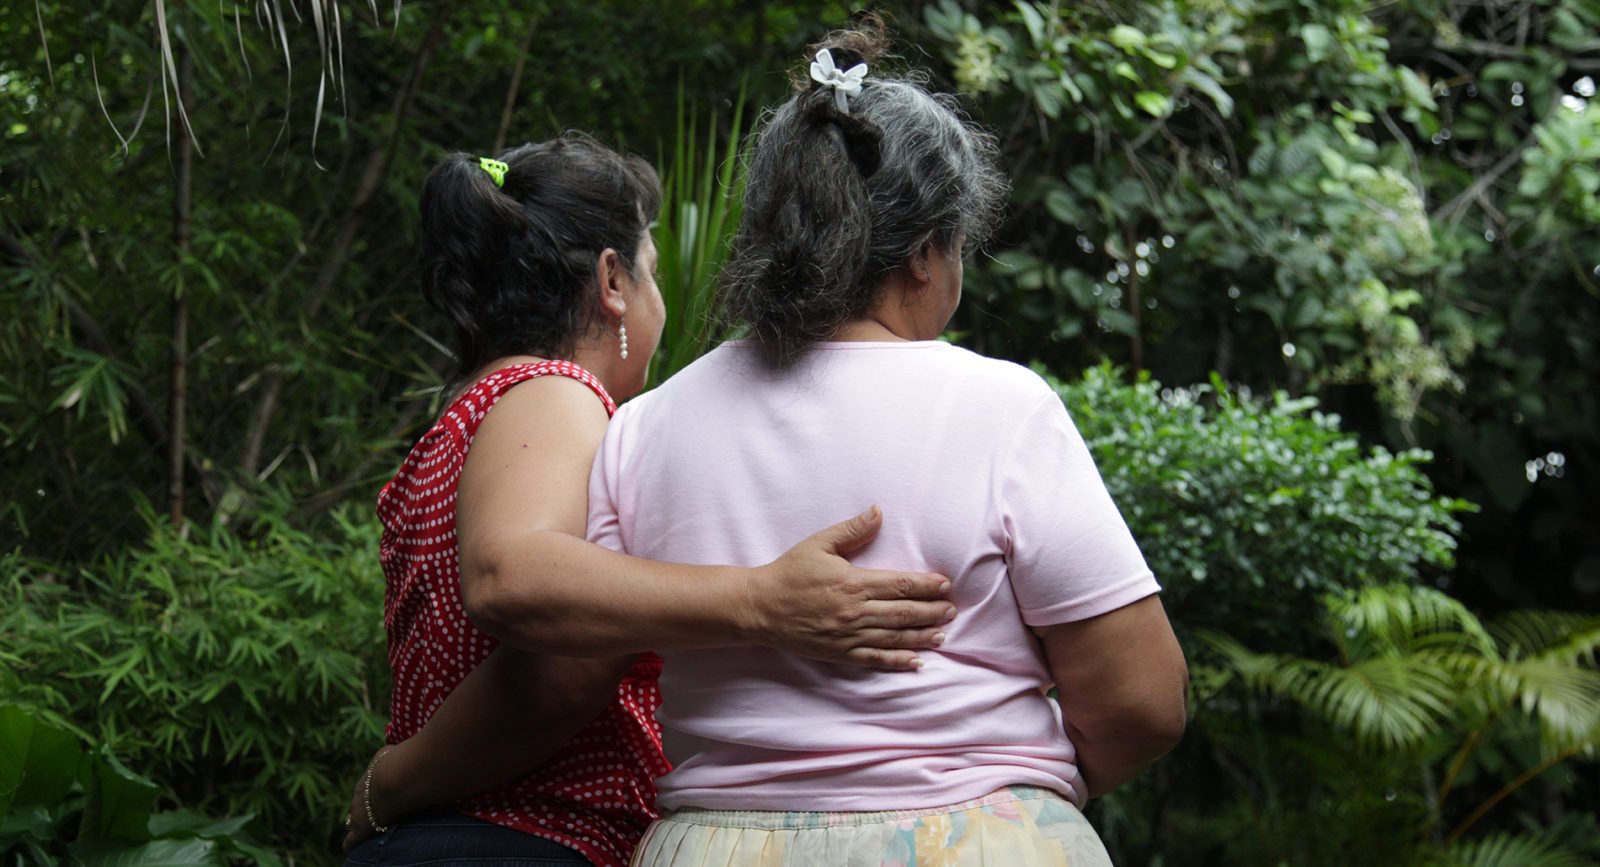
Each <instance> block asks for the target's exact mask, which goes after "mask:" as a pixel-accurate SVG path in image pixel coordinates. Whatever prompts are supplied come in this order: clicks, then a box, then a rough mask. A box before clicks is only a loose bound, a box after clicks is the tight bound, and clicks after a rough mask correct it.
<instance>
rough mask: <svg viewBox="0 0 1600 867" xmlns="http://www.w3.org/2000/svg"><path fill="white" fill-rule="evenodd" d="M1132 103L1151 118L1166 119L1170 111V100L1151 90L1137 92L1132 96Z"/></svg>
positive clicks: (1164, 95)
mask: <svg viewBox="0 0 1600 867" xmlns="http://www.w3.org/2000/svg"><path fill="white" fill-rule="evenodd" d="M1133 101H1134V102H1135V103H1137V104H1138V106H1139V107H1140V108H1142V109H1144V110H1145V112H1146V113H1148V114H1150V115H1151V116H1152V117H1166V116H1167V114H1168V113H1170V112H1171V111H1172V100H1170V99H1168V98H1167V96H1166V94H1163V93H1156V92H1155V91H1153V90H1141V91H1139V92H1138V93H1136V94H1134V95H1133Z"/></svg>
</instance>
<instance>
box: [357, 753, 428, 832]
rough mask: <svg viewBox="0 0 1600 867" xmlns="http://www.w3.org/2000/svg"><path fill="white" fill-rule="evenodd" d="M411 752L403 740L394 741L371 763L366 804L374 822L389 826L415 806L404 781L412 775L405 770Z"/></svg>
mask: <svg viewBox="0 0 1600 867" xmlns="http://www.w3.org/2000/svg"><path fill="white" fill-rule="evenodd" d="M407 743H409V742H407ZM411 753H412V751H411V750H410V749H407V748H406V744H405V743H400V744H395V745H394V746H391V747H388V748H386V749H385V751H384V753H383V756H382V758H381V759H380V760H378V761H377V763H376V764H375V765H373V768H372V777H371V779H372V785H371V786H370V787H369V788H368V789H367V807H368V809H370V810H371V813H372V821H373V822H374V823H375V825H377V826H381V827H389V826H392V825H393V824H394V823H395V822H397V821H399V820H400V819H402V818H404V817H405V816H406V815H407V814H409V813H412V812H414V811H415V810H416V809H417V807H418V805H417V804H414V803H412V793H411V792H409V791H407V789H406V783H407V782H408V781H410V780H411V779H412V778H413V776H414V775H413V774H410V773H407V771H406V766H407V764H408V762H409V759H410V757H411Z"/></svg>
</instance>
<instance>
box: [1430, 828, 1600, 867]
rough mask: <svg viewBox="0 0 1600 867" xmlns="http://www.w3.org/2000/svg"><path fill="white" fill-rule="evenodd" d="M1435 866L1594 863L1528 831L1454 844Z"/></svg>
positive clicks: (1583, 865)
mask: <svg viewBox="0 0 1600 867" xmlns="http://www.w3.org/2000/svg"><path fill="white" fill-rule="evenodd" d="M1432 863H1433V864H1434V865H1437V867H1586V865H1591V864H1593V863H1594V862H1593V861H1591V860H1589V859H1588V858H1585V857H1583V856H1581V855H1578V854H1577V853H1575V852H1570V851H1567V850H1565V849H1562V848H1560V847H1558V846H1556V845H1554V844H1552V843H1550V842H1548V841H1546V840H1543V839H1541V838H1539V837H1537V836H1535V835H1532V834H1493V835H1490V836H1488V837H1484V838H1482V839H1478V840H1468V841H1463V842H1459V843H1456V844H1454V845H1452V846H1451V847H1449V848H1448V849H1446V850H1445V851H1444V852H1443V853H1441V855H1440V856H1439V858H1438V859H1437V860H1436V861H1433V862H1432Z"/></svg>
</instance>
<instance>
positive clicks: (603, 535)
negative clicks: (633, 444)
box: [587, 407, 628, 554]
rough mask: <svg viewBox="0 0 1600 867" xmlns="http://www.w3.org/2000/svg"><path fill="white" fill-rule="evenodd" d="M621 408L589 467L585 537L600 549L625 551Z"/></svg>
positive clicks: (608, 426)
mask: <svg viewBox="0 0 1600 867" xmlns="http://www.w3.org/2000/svg"><path fill="white" fill-rule="evenodd" d="M627 409H628V408H627V407H623V408H622V410H621V411H619V412H618V413H617V414H616V415H614V416H612V417H611V423H610V424H608V425H606V435H605V437H604V438H603V439H601V440H600V450H599V451H598V452H596V453H595V456H594V465H593V467H592V468H591V469H590V470H589V529H588V533H587V536H588V539H589V541H590V542H593V543H595V544H596V545H599V546H601V547H603V548H609V549H611V550H613V551H618V552H621V553H624V554H625V553H627V550H626V549H625V548H624V547H623V544H622V508H621V499H622V491H621V487H622V486H621V475H622V428H623V425H624V419H625V418H626V417H627V415H628V413H627Z"/></svg>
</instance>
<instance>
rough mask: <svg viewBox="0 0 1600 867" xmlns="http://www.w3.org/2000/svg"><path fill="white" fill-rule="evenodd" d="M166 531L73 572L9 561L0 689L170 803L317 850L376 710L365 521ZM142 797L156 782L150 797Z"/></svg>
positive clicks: (379, 710) (378, 605) (374, 599)
mask: <svg viewBox="0 0 1600 867" xmlns="http://www.w3.org/2000/svg"><path fill="white" fill-rule="evenodd" d="M336 518H337V521H338V524H339V527H340V532H339V535H337V536H336V537H333V538H330V539H316V538H313V537H310V536H308V535H306V534H305V533H303V532H301V531H298V530H295V529H293V528H292V527H290V526H288V525H287V524H285V523H283V522H282V519H277V520H274V519H272V518H271V517H270V516H263V518H262V520H261V522H260V523H259V524H258V526H256V527H255V528H254V529H253V532H252V533H251V535H248V536H246V535H243V534H240V533H239V532H237V531H235V530H232V529H229V528H228V527H225V526H222V525H215V526H213V527H211V528H209V529H200V528H191V530H190V531H189V532H187V533H174V532H172V531H170V530H167V529H165V528H164V527H162V525H161V523H160V522H159V521H153V523H154V527H153V529H152V533H151V537H150V540H149V542H148V544H147V545H145V546H142V547H140V548H136V549H132V550H130V551H128V552H126V553H124V554H122V555H119V556H116V557H112V558H108V559H107V560H105V561H104V562H102V563H101V564H98V565H97V566H95V567H92V568H90V569H86V570H84V571H83V572H82V573H81V574H80V575H77V576H70V577H68V576H61V575H56V574H53V573H52V572H51V571H49V570H47V569H45V568H44V567H43V566H42V565H41V564H37V563H31V562H28V561H25V560H22V559H21V558H17V557H11V558H9V559H8V560H7V561H5V563H4V566H3V571H4V575H5V577H4V578H3V579H0V581H3V584H0V588H3V592H4V593H5V595H6V596H7V597H8V601H7V603H6V605H5V612H4V614H3V615H0V635H4V636H5V637H6V641H5V646H6V653H7V654H8V656H10V657H11V658H10V659H9V660H8V661H9V663H10V664H9V665H7V667H6V671H5V673H4V674H0V699H3V700H5V701H8V702H13V703H20V704H24V705H27V706H31V707H35V708H37V709H39V711H40V712H41V713H43V714H44V715H45V717H46V718H48V719H55V720H59V721H62V722H65V723H67V724H70V725H72V726H73V727H74V728H75V729H77V730H79V731H85V732H90V733H92V735H93V737H95V738H96V739H102V740H103V741H104V742H105V743H106V745H107V748H108V749H109V750H114V751H115V752H116V753H118V754H119V755H121V756H124V757H126V758H127V759H128V760H129V761H130V762H131V763H132V764H133V765H134V766H135V767H138V768H140V769H142V770H143V771H144V772H146V773H149V774H151V775H152V776H153V777H154V778H155V779H157V780H160V781H161V782H162V783H163V784H164V785H165V786H166V787H167V791H168V793H169V794H170V795H171V796H173V797H175V798H176V800H178V801H179V802H181V803H185V804H193V805H195V806H196V807H198V808H200V809H203V810H206V811H216V812H222V813H227V814H238V813H252V814H255V815H259V816H261V817H262V819H263V820H264V821H265V822H266V823H267V824H268V826H269V827H270V828H272V831H273V834H274V836H275V838H276V840H275V842H276V843H277V844H278V845H281V846H283V847H284V848H286V849H290V850H307V849H309V850H311V851H321V850H322V846H321V845H318V844H319V843H320V841H324V840H327V839H329V837H330V835H331V834H332V832H333V825H334V823H335V821H336V820H337V818H338V817H337V815H336V813H337V812H338V809H339V807H340V806H341V805H342V804H343V803H344V801H345V799H346V797H347V795H348V781H349V778H350V777H351V775H352V774H353V773H354V771H355V770H356V769H357V768H359V767H360V763H361V761H362V760H363V758H364V757H365V755H366V754H367V752H368V751H369V750H370V748H371V747H372V746H373V745H374V744H376V743H377V742H378V741H379V737H380V734H381V730H382V720H383V713H384V711H385V709H386V703H385V690H384V689H381V688H379V685H380V684H385V683H386V682H387V676H386V672H385V671H384V668H383V654H382V648H383V637H382V632H381V621H380V618H379V617H378V613H379V612H380V611H381V610H382V586H383V585H382V580H381V576H379V575H378V574H377V565H376V557H375V552H376V543H377V539H376V532H375V522H374V521H373V520H372V519H370V518H365V517H364V518H363V519H362V520H361V521H356V520H354V519H353V518H352V517H351V516H350V515H349V514H348V513H347V512H340V513H338V514H337V515H336ZM151 791H152V795H151V797H154V795H153V792H154V789H152V790H151Z"/></svg>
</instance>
